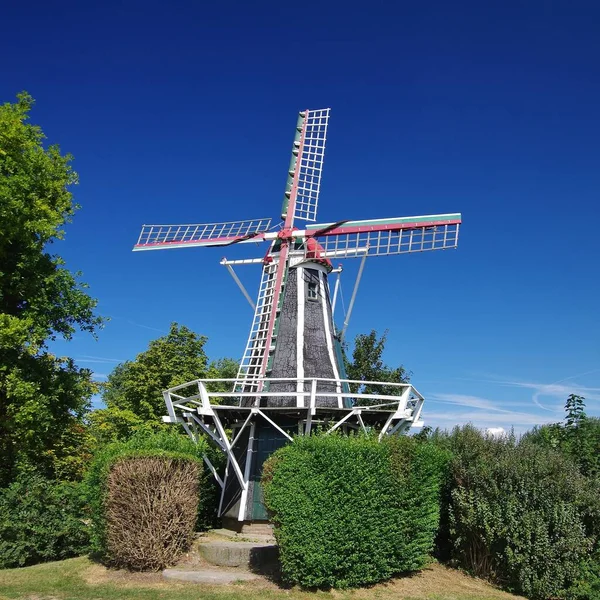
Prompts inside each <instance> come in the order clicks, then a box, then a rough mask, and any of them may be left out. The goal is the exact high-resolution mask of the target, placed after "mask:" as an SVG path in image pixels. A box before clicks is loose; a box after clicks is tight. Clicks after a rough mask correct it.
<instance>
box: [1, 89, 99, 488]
mask: <svg viewBox="0 0 600 600" xmlns="http://www.w3.org/2000/svg"><path fill="white" fill-rule="evenodd" d="M32 105H33V99H32V98H31V96H29V95H28V94H26V93H22V94H20V95H19V96H18V101H17V102H16V103H14V104H10V103H7V104H4V105H3V106H0V222H1V223H2V236H0V456H2V461H1V463H0V486H5V485H7V484H9V483H10V482H11V481H13V480H14V479H15V477H16V475H17V473H18V472H19V471H20V470H23V469H28V468H29V467H31V466H35V468H36V469H37V470H38V471H40V472H41V473H43V474H45V475H47V476H50V477H52V476H54V475H56V474H58V472H59V471H60V475H61V476H64V477H76V476H77V474H78V471H79V465H77V464H73V465H72V466H73V467H74V470H73V471H71V470H70V469H69V468H68V467H69V464H70V462H71V461H70V457H72V456H73V455H74V454H73V453H75V454H77V452H78V449H77V448H73V446H71V445H70V444H69V440H68V439H66V438H69V436H70V435H71V438H72V435H76V433H77V431H78V427H79V426H80V424H81V421H82V417H83V415H84V414H85V412H86V410H87V408H88V402H89V399H90V397H91V395H92V394H93V392H94V390H95V387H94V383H93V381H92V378H91V372H90V371H89V370H88V369H79V368H78V367H77V366H76V365H75V364H74V363H73V361H72V360H71V359H68V358H59V357H56V356H54V355H52V354H51V353H50V352H49V351H48V347H47V344H48V342H49V341H50V340H54V339H56V338H57V337H59V336H60V337H63V338H65V339H70V338H71V336H72V335H73V333H74V332H75V331H76V330H77V329H79V330H83V331H88V332H92V333H93V332H94V331H95V330H96V329H97V328H98V327H99V326H100V325H101V319H100V318H99V317H97V316H95V314H94V308H95V306H96V301H95V300H94V299H92V298H91V297H90V296H89V295H88V294H87V292H86V289H85V288H86V286H85V285H84V284H82V283H80V282H79V280H78V276H79V274H73V273H71V272H70V271H69V270H68V269H67V268H65V263H64V261H63V260H62V259H61V258H60V257H59V256H57V255H56V254H53V253H51V252H50V250H51V247H52V244H53V243H54V242H56V241H57V240H60V239H62V238H63V235H64V229H63V228H64V225H65V224H66V223H68V222H69V221H70V220H71V218H72V216H73V214H74V213H75V211H76V209H77V208H78V207H77V205H76V204H74V203H73V198H72V194H71V192H70V191H69V188H70V186H72V185H74V184H75V183H77V174H76V173H75V172H74V171H73V169H72V168H71V165H70V163H71V160H72V157H71V156H70V155H68V154H67V155H62V154H61V153H60V149H59V148H58V146H49V147H48V148H44V145H43V140H44V135H43V133H42V130H41V129H40V128H39V127H37V126H34V125H31V124H30V123H28V118H29V112H30V110H31V108H32ZM65 436H66V437H65ZM57 462H60V463H61V467H60V468H58V465H57ZM74 463H77V460H75V461H74Z"/></svg>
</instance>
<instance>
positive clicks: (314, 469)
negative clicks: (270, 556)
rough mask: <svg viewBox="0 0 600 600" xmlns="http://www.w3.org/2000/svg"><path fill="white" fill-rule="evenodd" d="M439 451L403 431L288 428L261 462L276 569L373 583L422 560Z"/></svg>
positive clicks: (295, 577)
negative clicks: (395, 435)
mask: <svg viewBox="0 0 600 600" xmlns="http://www.w3.org/2000/svg"><path fill="white" fill-rule="evenodd" d="M447 460H448V455H447V453H446V452H445V451H443V450H440V449H439V448H436V447H435V446H433V445H431V444H418V443H416V442H415V441H414V440H411V439H407V438H404V439H398V440H393V441H392V440H390V441H389V442H387V443H382V444H380V443H378V442H377V440H376V439H373V438H369V437H363V436H356V437H345V436H341V435H328V436H326V435H319V436H311V437H297V438H295V440H294V442H293V443H291V444H288V445H287V446H285V447H283V448H281V449H279V450H278V451H277V452H276V453H275V454H274V455H273V456H272V457H271V458H270V459H269V460H268V461H267V463H265V468H264V472H263V486H264V495H265V502H266V505H267V507H268V509H269V510H270V511H271V513H272V517H273V522H274V524H275V536H276V538H277V541H278V543H279V550H280V557H281V567H282V575H283V578H284V579H285V580H286V581H287V582H289V583H297V584H300V585H302V586H305V587H354V586H359V585H364V584H370V583H375V582H377V581H381V580H383V579H386V578H389V577H390V576H392V575H393V574H395V573H400V572H404V571H412V570H414V569H418V568H420V567H421V566H423V565H424V564H425V562H426V561H427V559H428V553H429V551H430V549H431V547H432V544H433V539H434V535H435V531H436V528H437V522H438V516H439V499H438V495H439V488H440V481H441V475H442V472H443V470H444V466H445V464H446V463H447Z"/></svg>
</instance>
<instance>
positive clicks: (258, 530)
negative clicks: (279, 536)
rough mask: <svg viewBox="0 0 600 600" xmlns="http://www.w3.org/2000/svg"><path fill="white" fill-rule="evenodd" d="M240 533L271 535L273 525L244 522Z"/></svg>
mask: <svg viewBox="0 0 600 600" xmlns="http://www.w3.org/2000/svg"><path fill="white" fill-rule="evenodd" d="M241 533H242V535H270V536H271V537H273V525H271V524H270V523H244V525H243V526H242V531H241Z"/></svg>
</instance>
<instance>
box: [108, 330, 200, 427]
mask: <svg viewBox="0 0 600 600" xmlns="http://www.w3.org/2000/svg"><path fill="white" fill-rule="evenodd" d="M205 344H206V338H205V337H204V336H201V335H198V334H196V333H194V332H193V331H192V330H191V329H188V328H187V327H186V326H185V325H178V324H177V323H172V324H171V328H170V330H169V333H168V334H167V335H165V336H162V337H160V338H158V339H156V340H153V341H152V342H150V345H149V346H148V349H147V350H145V351H144V352H141V353H140V354H138V355H137V357H136V358H135V360H133V361H127V362H125V363H122V364H120V365H118V366H117V367H116V368H115V369H114V371H113V372H112V373H111V374H110V375H109V377H108V381H107V383H106V387H105V390H104V395H103V399H104V402H105V403H106V405H107V407H108V408H111V407H113V406H114V407H116V408H118V409H120V410H122V411H123V410H129V411H131V412H132V413H133V414H135V415H136V416H137V417H139V418H141V419H142V420H144V421H152V420H155V421H160V420H161V417H162V416H163V415H164V414H165V403H164V399H163V395H162V392H163V390H165V389H167V388H170V387H173V386H175V385H179V384H181V383H185V382H186V381H190V380H192V379H199V378H203V377H205V376H206V370H207V363H208V358H207V356H206V353H205V351H204V345H205Z"/></svg>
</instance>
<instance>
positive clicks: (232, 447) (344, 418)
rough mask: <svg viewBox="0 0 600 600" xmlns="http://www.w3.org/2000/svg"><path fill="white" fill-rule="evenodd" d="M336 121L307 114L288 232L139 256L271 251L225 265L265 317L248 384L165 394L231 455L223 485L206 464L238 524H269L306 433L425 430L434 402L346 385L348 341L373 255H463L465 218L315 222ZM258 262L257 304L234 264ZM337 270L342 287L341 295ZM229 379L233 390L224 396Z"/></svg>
mask: <svg viewBox="0 0 600 600" xmlns="http://www.w3.org/2000/svg"><path fill="white" fill-rule="evenodd" d="M328 123H329V109H321V110H306V111H302V112H301V113H299V116H298V121H297V125H296V134H295V138H294V142H293V145H292V156H291V160H290V168H289V172H288V177H287V181H286V186H285V191H284V200H283V206H282V210H281V216H282V219H283V225H282V227H281V228H280V229H279V231H272V230H271V229H270V225H271V219H252V220H246V221H233V222H224V223H209V224H201V225H200V224H192V225H144V226H143V227H142V231H141V233H140V236H139V238H138V242H137V244H136V245H135V247H134V250H158V249H164V248H187V247H202V246H232V245H236V244H244V243H249V242H261V241H262V242H267V243H268V244H269V247H268V250H267V253H266V255H265V256H264V258H244V259H237V260H227V259H226V258H224V259H223V260H222V261H221V264H223V265H224V266H226V267H227V269H228V270H229V272H230V274H231V275H232V277H233V279H234V281H235V282H236V284H237V285H238V286H239V288H240V290H241V291H242V293H243V294H244V296H245V297H246V299H247V300H248V303H249V304H250V305H251V306H252V309H253V311H254V317H253V320H252V326H251V328H250V334H249V336H248V341H247V343H246V348H245V350H244V354H243V357H242V360H241V362H240V368H239V372H238V375H237V377H236V378H235V379H232V380H204V379H198V380H196V381H192V382H188V383H185V384H182V385H179V386H176V387H173V388H171V389H169V390H166V391H165V392H164V398H165V403H166V407H167V412H168V416H166V417H164V420H165V421H166V422H169V423H180V424H181V425H182V426H183V428H184V429H185V431H186V432H187V433H188V435H190V436H191V437H192V439H194V440H196V439H197V438H198V436H199V435H206V436H208V437H209V438H210V440H212V442H213V443H214V444H215V445H216V446H218V447H219V448H221V450H223V452H225V453H226V455H227V465H228V466H227V469H226V471H225V474H224V476H223V477H221V475H220V474H219V473H218V472H217V471H216V470H215V468H214V467H213V465H212V464H211V462H210V460H209V459H208V457H205V459H204V460H205V461H206V463H207V465H208V466H209V468H210V469H211V471H212V472H213V474H214V476H215V478H216V479H217V481H218V483H219V485H220V486H221V490H222V492H221V501H220V505H219V516H221V517H223V518H224V519H229V520H230V523H231V522H232V521H235V522H236V523H238V524H241V523H244V522H249V521H256V520H259V521H260V520H264V519H266V518H267V514H266V510H265V507H264V505H263V504H262V494H261V489H260V476H261V471H262V465H263V463H264V461H265V459H266V458H267V457H268V456H269V455H270V454H271V453H272V452H273V451H274V450H275V449H276V448H278V447H279V446H281V445H282V444H284V443H286V442H287V441H290V440H292V439H293V437H292V436H293V435H294V434H298V433H304V434H310V432H311V430H312V428H313V426H314V425H315V423H320V424H322V425H324V426H326V427H327V431H328V432H330V431H334V430H336V429H338V428H340V429H342V430H346V431H348V430H350V429H363V430H365V431H367V430H369V429H371V430H372V429H377V430H378V431H379V438H380V439H381V438H382V437H383V436H384V435H393V434H396V433H402V432H405V431H407V430H408V429H410V427H412V426H418V425H421V424H422V421H421V419H420V417H421V410H422V408H423V402H424V398H423V396H421V394H419V392H418V391H417V390H416V389H415V388H414V387H413V386H412V385H410V384H408V383H382V382H357V381H350V380H348V379H347V378H346V374H345V371H344V361H343V353H342V340H343V338H344V334H345V332H346V329H347V327H348V322H349V319H350V315H351V313H352V308H353V306H354V301H355V298H356V292H357V289H358V284H359V282H360V278H361V276H362V272H363V268H364V265H365V261H366V259H367V257H373V256H386V255H392V254H406V253H412V252H423V251H427V250H445V249H447V248H455V247H456V246H457V244H458V232H459V226H460V223H461V215H460V214H458V213H453V214H443V215H428V216H418V217H393V218H384V219H372V220H366V221H365V220H363V221H348V220H342V221H336V222H333V223H324V224H318V225H315V224H311V223H314V222H315V221H316V215H317V205H318V200H319V194H320V188H321V177H322V171H323V158H324V154H325V141H326V137H327V127H328ZM296 220H301V221H305V222H306V223H307V224H306V225H305V226H304V229H299V228H298V227H296V226H294V222H295V221H296ZM333 258H336V259H346V258H359V259H360V267H359V270H358V276H357V279H356V283H355V286H354V291H353V294H352V298H351V300H350V304H349V306H348V311H347V313H346V318H345V320H344V324H343V326H342V328H341V329H338V328H336V326H335V324H334V319H333V312H334V310H335V306H336V300H337V295H338V287H339V275H340V272H341V267H340V268H338V269H336V270H333V266H332V263H331V259H333ZM252 264H259V265H261V266H262V275H261V280H260V284H259V288H258V294H257V297H256V300H253V298H252V296H251V295H250V294H249V293H248V291H247V290H246V288H245V287H244V285H243V284H242V282H241V281H240V279H239V278H238V276H237V274H236V272H235V271H234V266H238V265H252ZM332 272H333V273H337V275H338V279H337V281H336V284H335V288H334V290H333V296H332V297H331V294H330V286H329V281H328V276H329V275H331V274H332ZM224 381H226V382H228V383H230V384H231V390H232V391H231V392H228V393H224V392H222V391H218V390H216V389H215V388H214V387H213V386H214V384H215V383H216V382H224ZM366 390H369V393H365V391H366ZM371 390H375V391H374V392H371ZM229 432H230V433H229Z"/></svg>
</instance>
